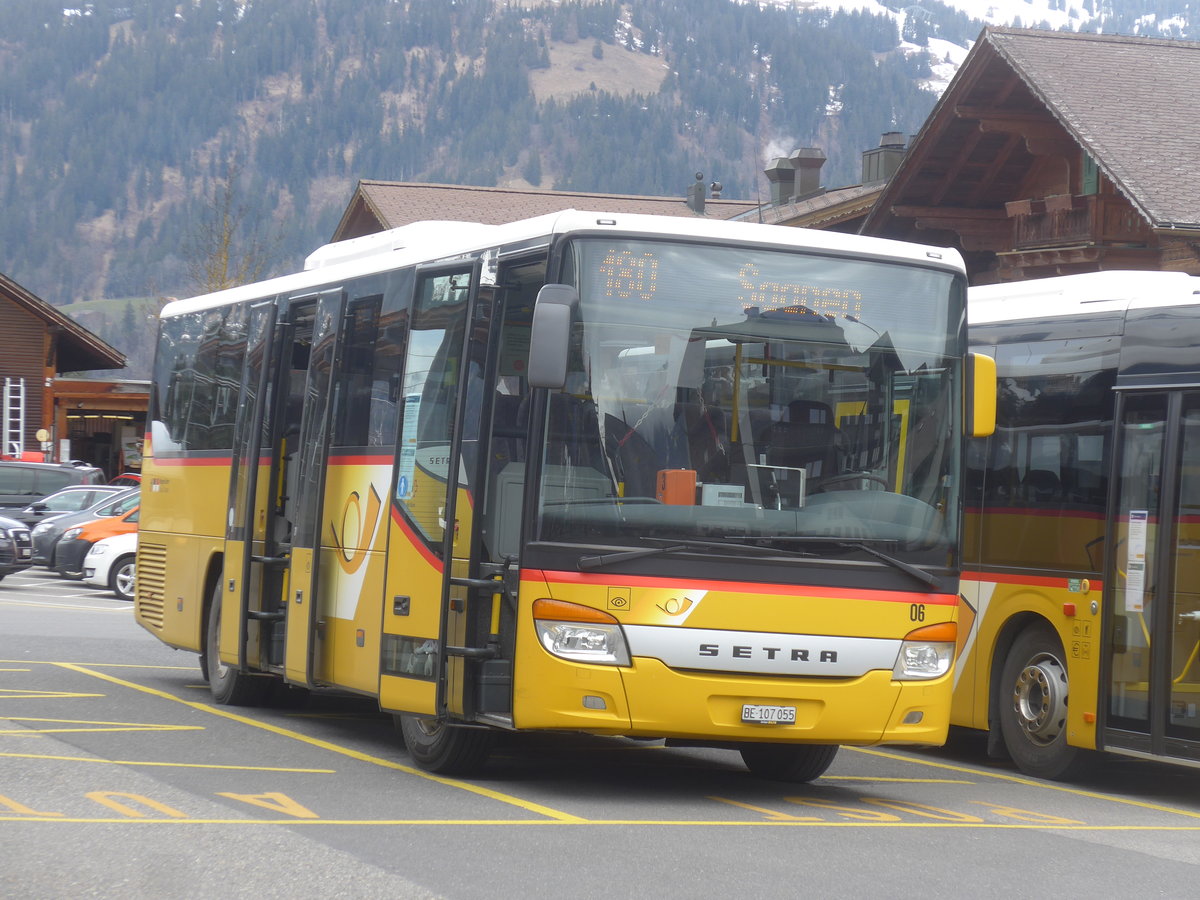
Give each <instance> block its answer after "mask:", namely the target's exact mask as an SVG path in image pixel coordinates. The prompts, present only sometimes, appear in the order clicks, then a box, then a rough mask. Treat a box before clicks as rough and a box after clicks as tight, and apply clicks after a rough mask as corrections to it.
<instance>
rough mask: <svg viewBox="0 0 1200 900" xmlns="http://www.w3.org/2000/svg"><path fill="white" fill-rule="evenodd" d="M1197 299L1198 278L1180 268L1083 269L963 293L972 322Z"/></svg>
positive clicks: (1199, 292)
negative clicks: (1161, 270) (1092, 270)
mask: <svg viewBox="0 0 1200 900" xmlns="http://www.w3.org/2000/svg"><path fill="white" fill-rule="evenodd" d="M1189 303H1200V277H1196V276H1194V275H1188V274H1186V273H1183V272H1133V271H1125V272H1118V271H1112V272H1086V273H1083V274H1080V275H1061V276H1058V277H1056V278H1036V279H1031V280H1029V281H1014V282H1010V283H1007V284H989V285H981V286H979V287H973V288H970V289H969V290H968V291H967V321H968V323H969V324H971V325H989V324H995V323H999V322H1024V321H1029V320H1032V319H1051V318H1057V317H1061V316H1073V315H1083V314H1086V315H1098V314H1100V313H1111V312H1122V313H1123V312H1125V311H1126V310H1130V309H1145V308H1149V307H1154V306H1183V305H1186V304H1189Z"/></svg>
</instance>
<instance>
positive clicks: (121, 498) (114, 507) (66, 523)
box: [33, 488, 142, 567]
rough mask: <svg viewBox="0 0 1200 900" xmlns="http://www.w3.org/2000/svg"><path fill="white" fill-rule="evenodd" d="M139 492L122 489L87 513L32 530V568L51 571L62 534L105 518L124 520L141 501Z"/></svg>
mask: <svg viewBox="0 0 1200 900" xmlns="http://www.w3.org/2000/svg"><path fill="white" fill-rule="evenodd" d="M141 497H142V491H141V488H123V489H122V490H121V492H120V493H116V494H109V495H108V496H106V497H105V498H104V499H102V500H100V501H99V502H97V503H94V504H93V505H92V506H91V508H90V509H84V510H80V511H79V512H74V513H67V514H66V515H62V516H55V517H54V518H53V519H50V520H48V521H45V522H42V523H41V524H39V525H36V526H34V529H33V564H34V565H35V566H46V567H51V566H53V565H54V548H55V547H56V546H57V545H58V540H59V538H61V537H62V536H63V532H64V531H66V530H67V529H68V528H73V527H74V526H76V525H82V524H83V523H84V522H92V521H94V520H96V519H103V518H106V517H108V516H123V515H124V514H125V513H127V512H129V511H130V510H131V509H133V508H134V507H135V506H137V505H138V503H139V502H140V501H141Z"/></svg>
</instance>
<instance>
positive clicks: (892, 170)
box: [862, 131, 907, 184]
mask: <svg viewBox="0 0 1200 900" xmlns="http://www.w3.org/2000/svg"><path fill="white" fill-rule="evenodd" d="M904 144H905V141H904V135H903V134H902V133H901V132H899V131H887V132H884V134H883V137H882V138H880V139H879V146H878V147H876V148H875V149H874V150H865V151H863V155H862V183H863V184H874V183H876V182H879V181H887V180H888V179H889V178H891V177H892V176H893V175H895V174H896V170H897V169H898V168H900V163H901V162H902V161H903V159H904V154H905V153H906V152H907V148H906V147H905V146H904Z"/></svg>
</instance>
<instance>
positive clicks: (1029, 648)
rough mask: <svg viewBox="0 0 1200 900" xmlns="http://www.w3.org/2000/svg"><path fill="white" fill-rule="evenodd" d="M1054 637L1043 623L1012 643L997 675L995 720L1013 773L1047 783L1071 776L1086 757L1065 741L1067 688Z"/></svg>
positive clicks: (1059, 647) (1088, 757)
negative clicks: (996, 719)
mask: <svg viewBox="0 0 1200 900" xmlns="http://www.w3.org/2000/svg"><path fill="white" fill-rule="evenodd" d="M1064 659H1065V654H1064V653H1063V650H1062V644H1061V643H1060V642H1059V640H1058V636H1057V635H1055V634H1054V632H1053V631H1051V630H1050V628H1049V627H1048V626H1045V625H1034V626H1031V627H1029V628H1026V629H1025V630H1024V631H1022V632H1021V633H1020V634H1019V635H1017V639H1016V640H1015V641H1013V645H1012V647H1011V648H1010V649H1009V651H1008V657H1007V658H1006V659H1005V661H1004V668H1003V670H1002V672H1001V675H1000V694H999V718H1000V733H1001V735H1002V736H1003V738H1004V746H1005V747H1006V748H1007V749H1008V753H1009V756H1011V757H1012V761H1013V762H1014V763H1016V766H1017V768H1018V769H1020V770H1021V771H1022V772H1024V773H1025V774H1027V775H1033V776H1034V777H1036V778H1048V779H1050V780H1066V779H1070V778H1074V777H1076V776H1078V775H1079V774H1081V773H1082V772H1083V771H1084V769H1086V767H1087V764H1088V762H1090V760H1091V754H1089V753H1088V751H1086V750H1082V749H1080V748H1079V747H1072V746H1070V745H1069V744H1068V743H1067V708H1068V702H1069V699H1070V690H1069V688H1070V684H1069V681H1068V678H1067V666H1066V663H1065V662H1064Z"/></svg>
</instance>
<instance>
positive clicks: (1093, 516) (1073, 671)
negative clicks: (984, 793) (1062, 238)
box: [952, 272, 1200, 778]
mask: <svg viewBox="0 0 1200 900" xmlns="http://www.w3.org/2000/svg"><path fill="white" fill-rule="evenodd" d="M968 306H969V322H970V328H969V331H970V339H971V344H972V346H973V347H974V348H975V349H976V350H978V351H980V352H982V353H986V354H988V355H990V356H992V357H993V358H994V359H995V360H996V365H997V371H998V380H999V394H998V398H997V406H998V408H997V423H996V430H995V433H994V434H993V435H992V436H991V437H990V438H988V439H987V440H978V441H971V442H970V444H971V446H970V447H969V451H968V478H967V500H966V502H967V540H966V545H965V547H964V553H965V555H966V568H967V572H966V573H965V575H964V581H963V596H964V600H965V604H964V619H963V621H962V622H960V627H961V628H962V629H963V630H964V632H965V634H964V636H965V654H964V655H963V656H962V657H961V658H960V660H959V664H958V667H957V671H956V675H955V677H956V680H957V684H956V687H955V693H954V715H953V720H952V721H953V724H955V725H964V726H969V727H972V728H977V729H987V730H988V732H989V745H990V749H991V750H992V751H993V752H995V753H1000V752H1002V751H1003V750H1007V752H1008V754H1009V755H1010V756H1011V757H1012V759H1013V760H1014V761H1015V763H1016V764H1017V765H1018V766H1019V767H1020V768H1021V769H1022V770H1024V771H1025V772H1028V773H1030V774H1033V775H1039V776H1043V777H1048V778H1068V777H1071V776H1073V775H1075V774H1077V773H1079V771H1080V770H1081V769H1083V768H1086V766H1087V764H1088V763H1089V762H1090V761H1091V760H1093V759H1094V758H1095V756H1096V754H1095V753H1092V752H1089V751H1094V750H1104V751H1110V752H1113V753H1120V754H1127V755H1133V756H1140V757H1146V758H1150V759H1156V760H1163V761H1168V762H1177V763H1185V764H1187V763H1190V764H1192V765H1196V764H1200V353H1198V352H1197V345H1198V342H1200V278H1196V277H1192V276H1188V275H1185V274H1182V273H1167V272H1101V273H1093V274H1086V275H1072V276H1063V277H1058V278H1047V279H1042V280H1035V281H1026V282H1020V283H1015V284H1006V285H993V286H988V287H979V288H972V289H971V291H970V299H969V304H968Z"/></svg>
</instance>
